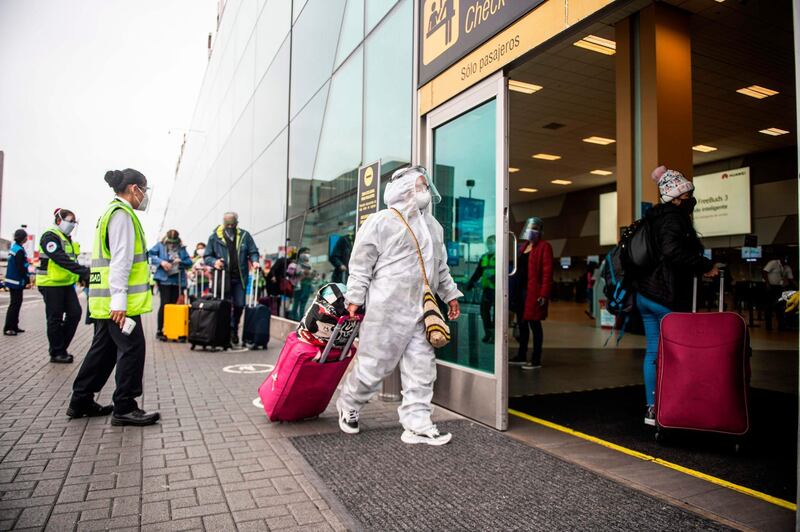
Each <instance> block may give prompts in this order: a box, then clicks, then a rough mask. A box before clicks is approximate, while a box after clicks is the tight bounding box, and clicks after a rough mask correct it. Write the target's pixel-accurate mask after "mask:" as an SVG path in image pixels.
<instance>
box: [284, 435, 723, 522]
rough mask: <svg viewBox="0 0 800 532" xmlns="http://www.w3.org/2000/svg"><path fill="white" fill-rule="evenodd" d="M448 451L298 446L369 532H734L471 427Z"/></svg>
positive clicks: (323, 440)
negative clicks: (697, 531) (673, 531)
mask: <svg viewBox="0 0 800 532" xmlns="http://www.w3.org/2000/svg"><path fill="white" fill-rule="evenodd" d="M440 430H446V431H450V432H452V433H453V441H452V442H451V443H450V444H448V445H446V446H443V447H430V446H427V445H407V444H404V443H402V442H401V441H400V432H401V431H400V429H398V428H392V429H383V430H367V431H364V432H362V433H361V434H358V435H355V436H351V435H345V434H342V433H335V434H323V435H316V436H303V437H297V438H292V443H293V444H294V446H295V447H296V448H297V449H298V450H299V451H300V453H301V454H302V455H303V456H304V457H305V459H306V460H307V461H308V462H309V464H310V465H311V467H312V468H313V469H314V471H315V472H316V473H317V475H319V477H320V478H321V479H322V480H323V482H324V483H325V484H326V486H327V487H328V488H329V489H330V490H331V491H332V492H333V494H334V495H336V496H337V497H338V498H339V500H340V501H342V503H343V504H344V505H345V506H346V507H347V509H348V510H349V512H350V513H351V514H352V515H353V517H354V518H356V519H357V520H358V521H360V523H361V525H362V526H363V527H364V529H366V530H727V528H725V527H723V526H721V525H719V524H718V523H715V522H713V521H709V520H706V519H703V518H701V517H699V516H696V515H695V514H692V513H690V512H687V511H686V510H683V509H680V508H678V507H675V506H671V505H669V504H667V503H664V502H662V501H660V500H657V499H655V498H653V497H650V496H648V495H645V494H643V493H640V492H638V491H635V490H633V489H631V488H628V487H626V486H623V485H621V484H617V483H615V482H612V481H611V480H608V479H606V478H604V477H601V476H599V475H596V474H594V473H592V472H590V471H588V470H586V469H583V468H581V467H579V466H576V465H574V464H570V463H567V462H564V461H562V460H559V459H558V458H555V457H553V456H552V455H549V454H547V453H545V452H544V451H541V450H539V449H535V448H532V447H528V446H527V445H524V444H522V443H519V442H517V441H514V440H512V439H510V438H508V437H506V436H504V435H503V434H501V433H499V432H496V431H493V430H490V429H487V428H485V427H482V426H479V425H476V424H474V423H471V422H469V421H451V422H447V423H442V424H441V425H440Z"/></svg>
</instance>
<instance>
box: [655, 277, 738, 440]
mask: <svg viewBox="0 0 800 532" xmlns="http://www.w3.org/2000/svg"><path fill="white" fill-rule="evenodd" d="M723 294H724V277H723V274H721V275H720V297H719V300H720V303H719V312H710V313H697V280H696V279H695V285H694V309H693V310H694V312H692V313H688V312H673V313H670V314H668V315H667V316H665V317H664V319H663V320H662V321H661V339H660V343H659V350H658V363H657V374H656V375H657V377H656V378H657V380H656V424H657V426H658V428H665V429H686V430H695V431H705V432H717V433H722V434H731V435H744V434H745V433H747V431H748V430H749V429H750V417H749V387H750V338H749V334H748V330H747V324H746V323H745V321H744V318H742V317H741V316H740V315H739V314H737V313H735V312H723ZM656 436H657V437H659V433H657V434H656Z"/></svg>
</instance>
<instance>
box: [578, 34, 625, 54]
mask: <svg viewBox="0 0 800 532" xmlns="http://www.w3.org/2000/svg"><path fill="white" fill-rule="evenodd" d="M573 44H574V45H575V46H578V47H580V48H585V49H586V50H591V51H593V52H599V53H601V54H605V55H614V53H615V52H616V51H617V43H616V42H614V41H611V40H608V39H604V38H602V37H598V36H597V35H587V36H586V37H584V38H583V39H581V40H580V41H577V42H574V43H573Z"/></svg>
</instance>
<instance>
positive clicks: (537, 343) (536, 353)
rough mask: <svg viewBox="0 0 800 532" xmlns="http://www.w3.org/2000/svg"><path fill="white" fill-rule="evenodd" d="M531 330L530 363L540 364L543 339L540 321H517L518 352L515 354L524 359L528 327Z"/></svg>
mask: <svg viewBox="0 0 800 532" xmlns="http://www.w3.org/2000/svg"><path fill="white" fill-rule="evenodd" d="M529 327H530V330H531V331H533V358H532V359H531V364H533V365H534V366H540V365H541V364H542V343H543V341H544V331H543V330H542V322H541V321H521V322H519V352H518V354H517V356H519V358H520V359H522V360H525V358H526V357H527V352H528V338H530V333H529V331H528V328H529Z"/></svg>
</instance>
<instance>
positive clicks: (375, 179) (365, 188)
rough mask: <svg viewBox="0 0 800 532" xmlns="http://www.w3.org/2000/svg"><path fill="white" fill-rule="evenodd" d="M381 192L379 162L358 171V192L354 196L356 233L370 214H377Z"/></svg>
mask: <svg viewBox="0 0 800 532" xmlns="http://www.w3.org/2000/svg"><path fill="white" fill-rule="evenodd" d="M380 192H381V162H380V161H377V162H374V163H372V164H370V165H368V166H362V167H361V168H359V169H358V192H357V194H356V202H357V203H356V232H358V230H359V229H360V228H361V226H362V225H363V224H364V222H365V221H366V220H367V218H368V217H369V215H370V214H373V213H376V212H378V209H379V208H380V202H379V201H378V195H379V194H380Z"/></svg>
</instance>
